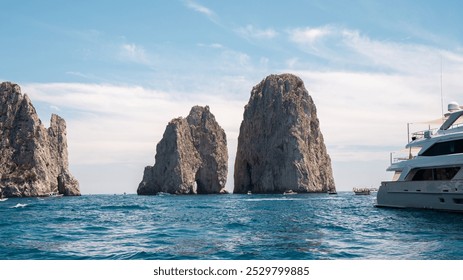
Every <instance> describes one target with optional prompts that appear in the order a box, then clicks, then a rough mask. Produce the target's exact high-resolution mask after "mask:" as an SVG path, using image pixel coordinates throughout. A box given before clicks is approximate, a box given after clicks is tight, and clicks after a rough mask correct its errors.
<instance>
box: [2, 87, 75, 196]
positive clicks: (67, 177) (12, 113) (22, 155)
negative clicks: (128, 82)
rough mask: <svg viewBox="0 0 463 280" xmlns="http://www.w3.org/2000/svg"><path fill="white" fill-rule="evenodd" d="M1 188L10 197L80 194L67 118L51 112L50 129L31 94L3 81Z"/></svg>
mask: <svg viewBox="0 0 463 280" xmlns="http://www.w3.org/2000/svg"><path fill="white" fill-rule="evenodd" d="M0 192H1V194H2V195H3V196H6V197H25V196H45V195H48V194H50V193H52V192H54V193H56V192H59V193H60V194H64V195H70V196H71V195H80V190H79V183H78V181H77V180H76V179H75V178H74V177H73V176H72V175H71V173H70V172H69V165H68V151H67V140H66V122H65V121H64V120H63V119H62V118H61V117H59V116H57V115H54V114H53V115H52V116H51V121H50V127H49V128H48V129H46V128H45V127H44V126H43V124H42V122H41V121H40V119H39V117H38V115H37V113H36V111H35V108H34V106H33V105H32V103H31V101H30V99H29V97H28V96H27V95H23V94H22V93H21V88H20V87H19V86H18V85H16V84H13V83H10V82H4V83H1V84H0Z"/></svg>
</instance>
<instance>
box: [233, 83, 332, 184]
mask: <svg viewBox="0 0 463 280" xmlns="http://www.w3.org/2000/svg"><path fill="white" fill-rule="evenodd" d="M234 179H235V187H234V193H246V192H248V191H251V192H253V193H282V192H285V191H288V190H293V191H296V192H326V191H328V190H331V191H334V190H335V185H334V179H333V175H332V169H331V160H330V157H329V155H328V153H327V151H326V147H325V144H324V140H323V136H322V133H321V131H320V126H319V121H318V118H317V110H316V107H315V104H314V102H313V100H312V98H311V96H310V95H309V93H308V91H307V90H306V89H305V87H304V83H303V82H302V80H301V79H300V78H299V77H297V76H294V75H291V74H283V75H270V76H268V77H267V78H266V79H264V80H263V81H262V82H260V83H259V84H258V85H256V86H255V87H254V88H253V89H252V91H251V97H250V99H249V102H248V104H247V105H246V107H245V111H244V119H243V121H242V123H241V127H240V134H239V138H238V150H237V154H236V161H235V173H234Z"/></svg>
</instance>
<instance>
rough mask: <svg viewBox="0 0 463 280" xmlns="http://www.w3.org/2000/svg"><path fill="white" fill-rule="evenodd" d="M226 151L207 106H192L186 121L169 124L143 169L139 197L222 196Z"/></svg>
mask: <svg viewBox="0 0 463 280" xmlns="http://www.w3.org/2000/svg"><path fill="white" fill-rule="evenodd" d="M227 162H228V151H227V139H226V136H225V132H224V130H223V129H222V128H221V127H220V126H219V124H218V123H217V121H216V120H215V117H214V115H213V114H212V113H211V112H210V110H209V107H208V106H206V107H201V106H194V107H193V108H192V109H191V111H190V114H189V115H188V117H187V118H177V119H173V120H172V121H170V122H169V124H168V125H167V127H166V130H165V132H164V135H163V137H162V140H161V141H160V142H159V143H158V145H157V147H156V157H155V164H154V166H147V167H146V168H145V171H144V174H143V180H142V182H141V183H140V185H139V186H138V190H137V193H138V194H139V195H153V194H156V193H159V192H165V193H172V194H212V193H225V192H226V190H225V183H226V181H227V170H228V166H227Z"/></svg>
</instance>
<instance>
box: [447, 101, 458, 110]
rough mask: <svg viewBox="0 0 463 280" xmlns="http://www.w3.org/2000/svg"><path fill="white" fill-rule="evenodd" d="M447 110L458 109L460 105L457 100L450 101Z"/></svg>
mask: <svg viewBox="0 0 463 280" xmlns="http://www.w3.org/2000/svg"><path fill="white" fill-rule="evenodd" d="M448 110H449V112H454V111H458V110H460V105H459V104H458V103H457V102H455V101H452V102H450V103H449V105H448Z"/></svg>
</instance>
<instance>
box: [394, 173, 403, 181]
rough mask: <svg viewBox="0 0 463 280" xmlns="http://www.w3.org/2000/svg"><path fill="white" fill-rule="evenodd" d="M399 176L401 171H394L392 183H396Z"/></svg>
mask: <svg viewBox="0 0 463 280" xmlns="http://www.w3.org/2000/svg"><path fill="white" fill-rule="evenodd" d="M400 174H402V171H396V172H395V173H394V176H393V177H392V181H398V180H399V177H400Z"/></svg>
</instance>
